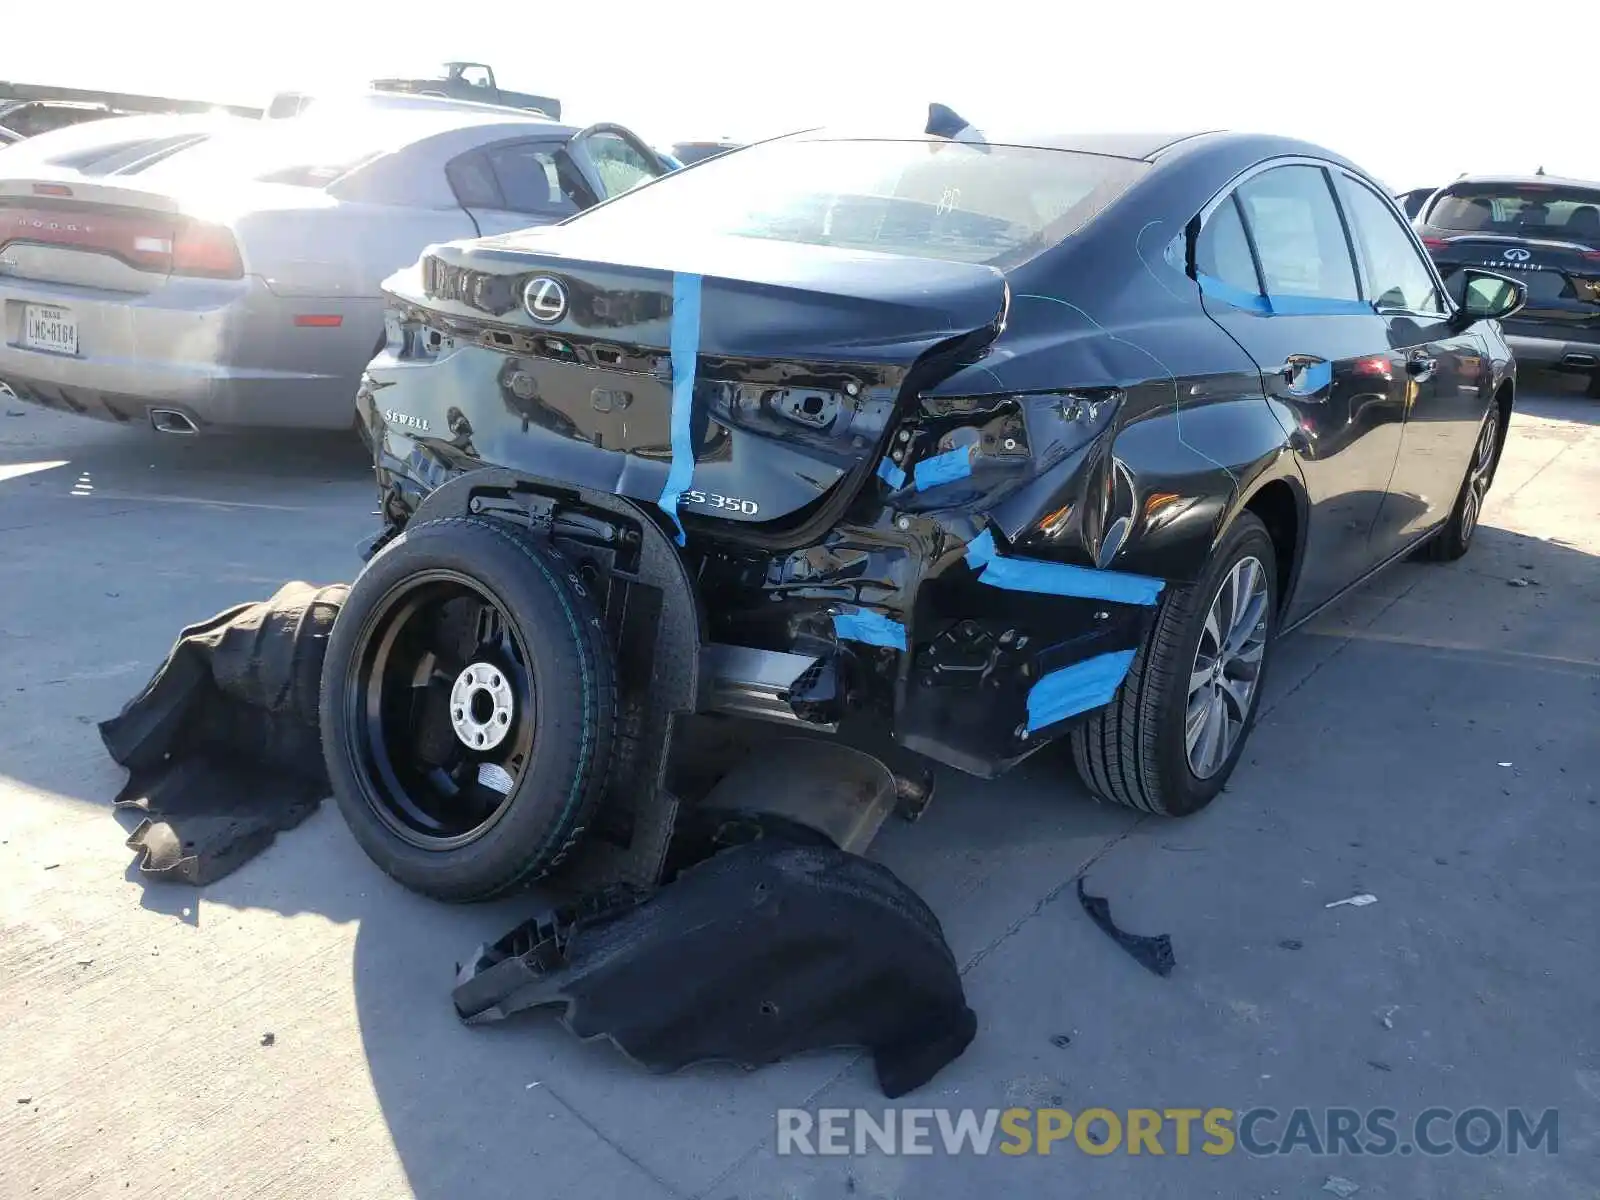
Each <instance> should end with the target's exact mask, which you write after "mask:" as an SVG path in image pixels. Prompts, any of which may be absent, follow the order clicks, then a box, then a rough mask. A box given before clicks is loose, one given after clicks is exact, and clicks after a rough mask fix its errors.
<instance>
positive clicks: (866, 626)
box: [833, 608, 906, 650]
mask: <svg viewBox="0 0 1600 1200" xmlns="http://www.w3.org/2000/svg"><path fill="white" fill-rule="evenodd" d="M833 632H834V633H835V635H837V636H838V637H842V638H846V639H848V640H849V641H852V642H864V643H866V644H867V645H868V646H887V647H889V648H890V649H891V650H904V649H905V648H906V627H905V626H904V625H902V624H900V622H899V621H893V620H890V619H889V618H888V617H886V616H884V615H883V614H882V613H879V612H873V611H872V610H871V609H869V608H858V609H856V611H855V612H847V613H835V614H834V617H833Z"/></svg>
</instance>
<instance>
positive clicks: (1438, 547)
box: [1416, 403, 1502, 562]
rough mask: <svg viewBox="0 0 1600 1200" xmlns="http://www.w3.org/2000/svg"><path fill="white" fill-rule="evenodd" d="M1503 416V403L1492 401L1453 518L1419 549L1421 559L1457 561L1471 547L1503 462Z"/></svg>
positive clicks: (1453, 511)
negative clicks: (1495, 475)
mask: <svg viewBox="0 0 1600 1200" xmlns="http://www.w3.org/2000/svg"><path fill="white" fill-rule="evenodd" d="M1501 419H1502V414H1501V412H1500V405H1499V404H1498V403H1496V404H1491V405H1490V406H1489V411H1488V412H1487V413H1485V414H1484V417H1483V423H1482V424H1481V425H1479V426H1478V438H1477V440H1476V441H1474V442H1473V443H1472V457H1471V459H1470V460H1469V461H1468V462H1467V473H1466V475H1465V476H1463V477H1462V480H1461V489H1460V491H1458V492H1457V493H1456V502H1455V505H1454V506H1453V507H1452V508H1451V509H1450V519H1449V520H1448V521H1446V522H1445V525H1444V528H1443V529H1441V530H1439V532H1438V533H1436V534H1434V536H1433V537H1431V538H1429V539H1428V540H1427V542H1425V543H1424V544H1423V545H1422V547H1421V548H1420V549H1419V550H1418V551H1417V553H1416V557H1417V558H1418V559H1419V560H1420V561H1422V562H1455V561H1456V559H1458V558H1460V557H1462V555H1464V554H1466V552H1467V551H1468V550H1470V549H1472V535H1473V534H1474V533H1476V532H1477V531H1478V522H1479V520H1480V519H1481V518H1482V516H1483V506H1484V504H1485V503H1486V502H1487V501H1488V499H1489V488H1490V487H1491V486H1492V485H1493V483H1494V473H1495V469H1496V468H1497V467H1498V466H1499V465H1500V442H1501V440H1502V439H1501V429H1500V422H1501Z"/></svg>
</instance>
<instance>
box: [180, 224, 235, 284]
mask: <svg viewBox="0 0 1600 1200" xmlns="http://www.w3.org/2000/svg"><path fill="white" fill-rule="evenodd" d="M172 273H173V274H174V275H198V276H202V277H204V278H206V279H243V278H244V263H243V262H241V261H240V259H239V243H238V242H236V241H234V240H233V234H232V233H230V232H229V231H228V230H226V229H224V228H223V227H222V226H221V225H208V224H206V223H205V222H203V221H188V222H185V223H184V224H182V225H180V226H179V227H178V229H177V230H176V232H174V234H173V235H172Z"/></svg>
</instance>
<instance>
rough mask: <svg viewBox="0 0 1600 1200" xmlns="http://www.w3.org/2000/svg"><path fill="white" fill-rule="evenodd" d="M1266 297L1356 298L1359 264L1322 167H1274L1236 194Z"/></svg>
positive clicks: (1242, 187) (1243, 185)
mask: <svg viewBox="0 0 1600 1200" xmlns="http://www.w3.org/2000/svg"><path fill="white" fill-rule="evenodd" d="M1237 195H1238V197H1239V203H1240V204H1241V205H1242V206H1243V208H1244V212H1245V216H1246V217H1247V218H1248V219H1249V222H1250V232H1251V234H1252V235H1254V237H1255V242H1256V253H1257V255H1258V256H1259V257H1260V260H1261V274H1262V276H1263V277H1264V278H1263V282H1264V283H1265V284H1266V287H1267V293H1268V294H1269V295H1273V296H1312V297H1316V298H1318V299H1325V300H1356V299H1358V298H1359V294H1358V292H1357V290H1356V275H1355V266H1354V264H1353V263H1352V262H1351V260H1350V246H1349V243H1348V242H1347V241H1346V240H1345V235H1344V224H1343V222H1342V221H1340V219H1339V210H1338V208H1337V207H1336V206H1335V205H1334V202H1333V193H1332V192H1331V191H1330V190H1329V188H1328V177H1327V175H1326V174H1324V173H1323V171H1322V168H1320V167H1311V166H1289V167H1274V168H1272V169H1271V170H1270V171H1263V172H1262V173H1261V174H1260V175H1257V176H1256V177H1255V178H1253V179H1250V180H1247V181H1246V182H1245V183H1243V184H1241V185H1240V187H1239V190H1238V193H1237Z"/></svg>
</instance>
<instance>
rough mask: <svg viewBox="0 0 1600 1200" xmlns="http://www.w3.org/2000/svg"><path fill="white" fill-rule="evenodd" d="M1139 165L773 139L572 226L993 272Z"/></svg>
mask: <svg viewBox="0 0 1600 1200" xmlns="http://www.w3.org/2000/svg"><path fill="white" fill-rule="evenodd" d="M1146 169H1148V168H1147V165H1146V164H1145V163H1141V162H1134V161H1131V160H1127V159H1120V158H1108V157H1103V156H1099V155H1091V154H1077V153H1070V152H1067V151H1063V150H1039V149H1032V148H1028V147H1021V146H991V145H970V144H965V143H959V142H945V141H855V140H850V141H839V140H814V139H803V138H785V139H782V140H780V141H775V142H767V143H764V144H761V145H757V146H751V147H748V148H746V149H743V150H740V151H739V152H738V153H737V154H727V155H721V156H718V157H716V158H712V159H709V160H707V161H706V162H703V163H701V164H700V165H699V166H697V167H695V169H694V170H692V171H685V172H682V173H681V174H673V175H669V176H667V177H666V178H664V179H662V180H661V181H659V182H657V183H654V184H652V185H650V186H649V187H647V188H642V189H640V190H639V191H638V192H635V193H633V194H632V195H629V196H627V197H626V198H625V199H623V200H620V201H618V202H616V203H612V204H607V205H604V206H602V207H600V208H597V209H594V210H593V211H591V212H589V213H585V214H582V215H580V216H578V217H575V218H573V219H574V220H578V221H584V222H589V223H590V228H592V229H593V230H594V231H595V232H599V233H604V232H605V229H606V226H607V222H610V223H611V225H613V226H615V227H616V228H618V229H619V230H620V229H623V228H627V227H634V228H637V227H638V226H641V225H648V226H651V227H653V228H659V229H671V230H674V231H675V232H676V233H678V234H682V235H684V236H687V237H696V236H705V235H732V236H736V237H748V238H764V239H771V240H776V241H787V242H800V243H804V244H808V245H815V246H837V247H842V248H847V249H854V250H874V251H878V252H880V253H885V254H899V255H905V256H908V257H920V258H940V259H948V260H951V261H955V262H970V263H982V264H986V265H990V266H997V267H1006V266H1012V265H1015V264H1016V263H1019V262H1022V261H1024V260H1026V259H1028V258H1031V257H1033V256H1034V255H1035V254H1038V253H1039V252H1040V251H1042V250H1045V249H1047V248H1049V247H1050V246H1052V245H1054V244H1056V243H1057V242H1059V241H1060V240H1061V239H1062V238H1064V237H1066V236H1067V235H1068V234H1070V233H1072V232H1074V231H1075V230H1077V229H1079V228H1080V227H1081V226H1082V225H1083V224H1084V223H1085V222H1087V221H1088V220H1089V219H1090V218H1091V217H1092V216H1094V214H1095V213H1097V212H1099V211H1100V209H1102V208H1103V207H1105V205H1106V204H1108V203H1109V202H1110V201H1111V200H1112V199H1113V198H1115V197H1116V196H1117V195H1119V194H1120V193H1121V192H1122V191H1124V190H1125V189H1126V188H1127V187H1128V185H1129V184H1130V183H1131V182H1132V181H1133V180H1134V179H1136V178H1137V177H1138V176H1139V175H1140V174H1141V173H1143V172H1144V171H1145V170H1146Z"/></svg>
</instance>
